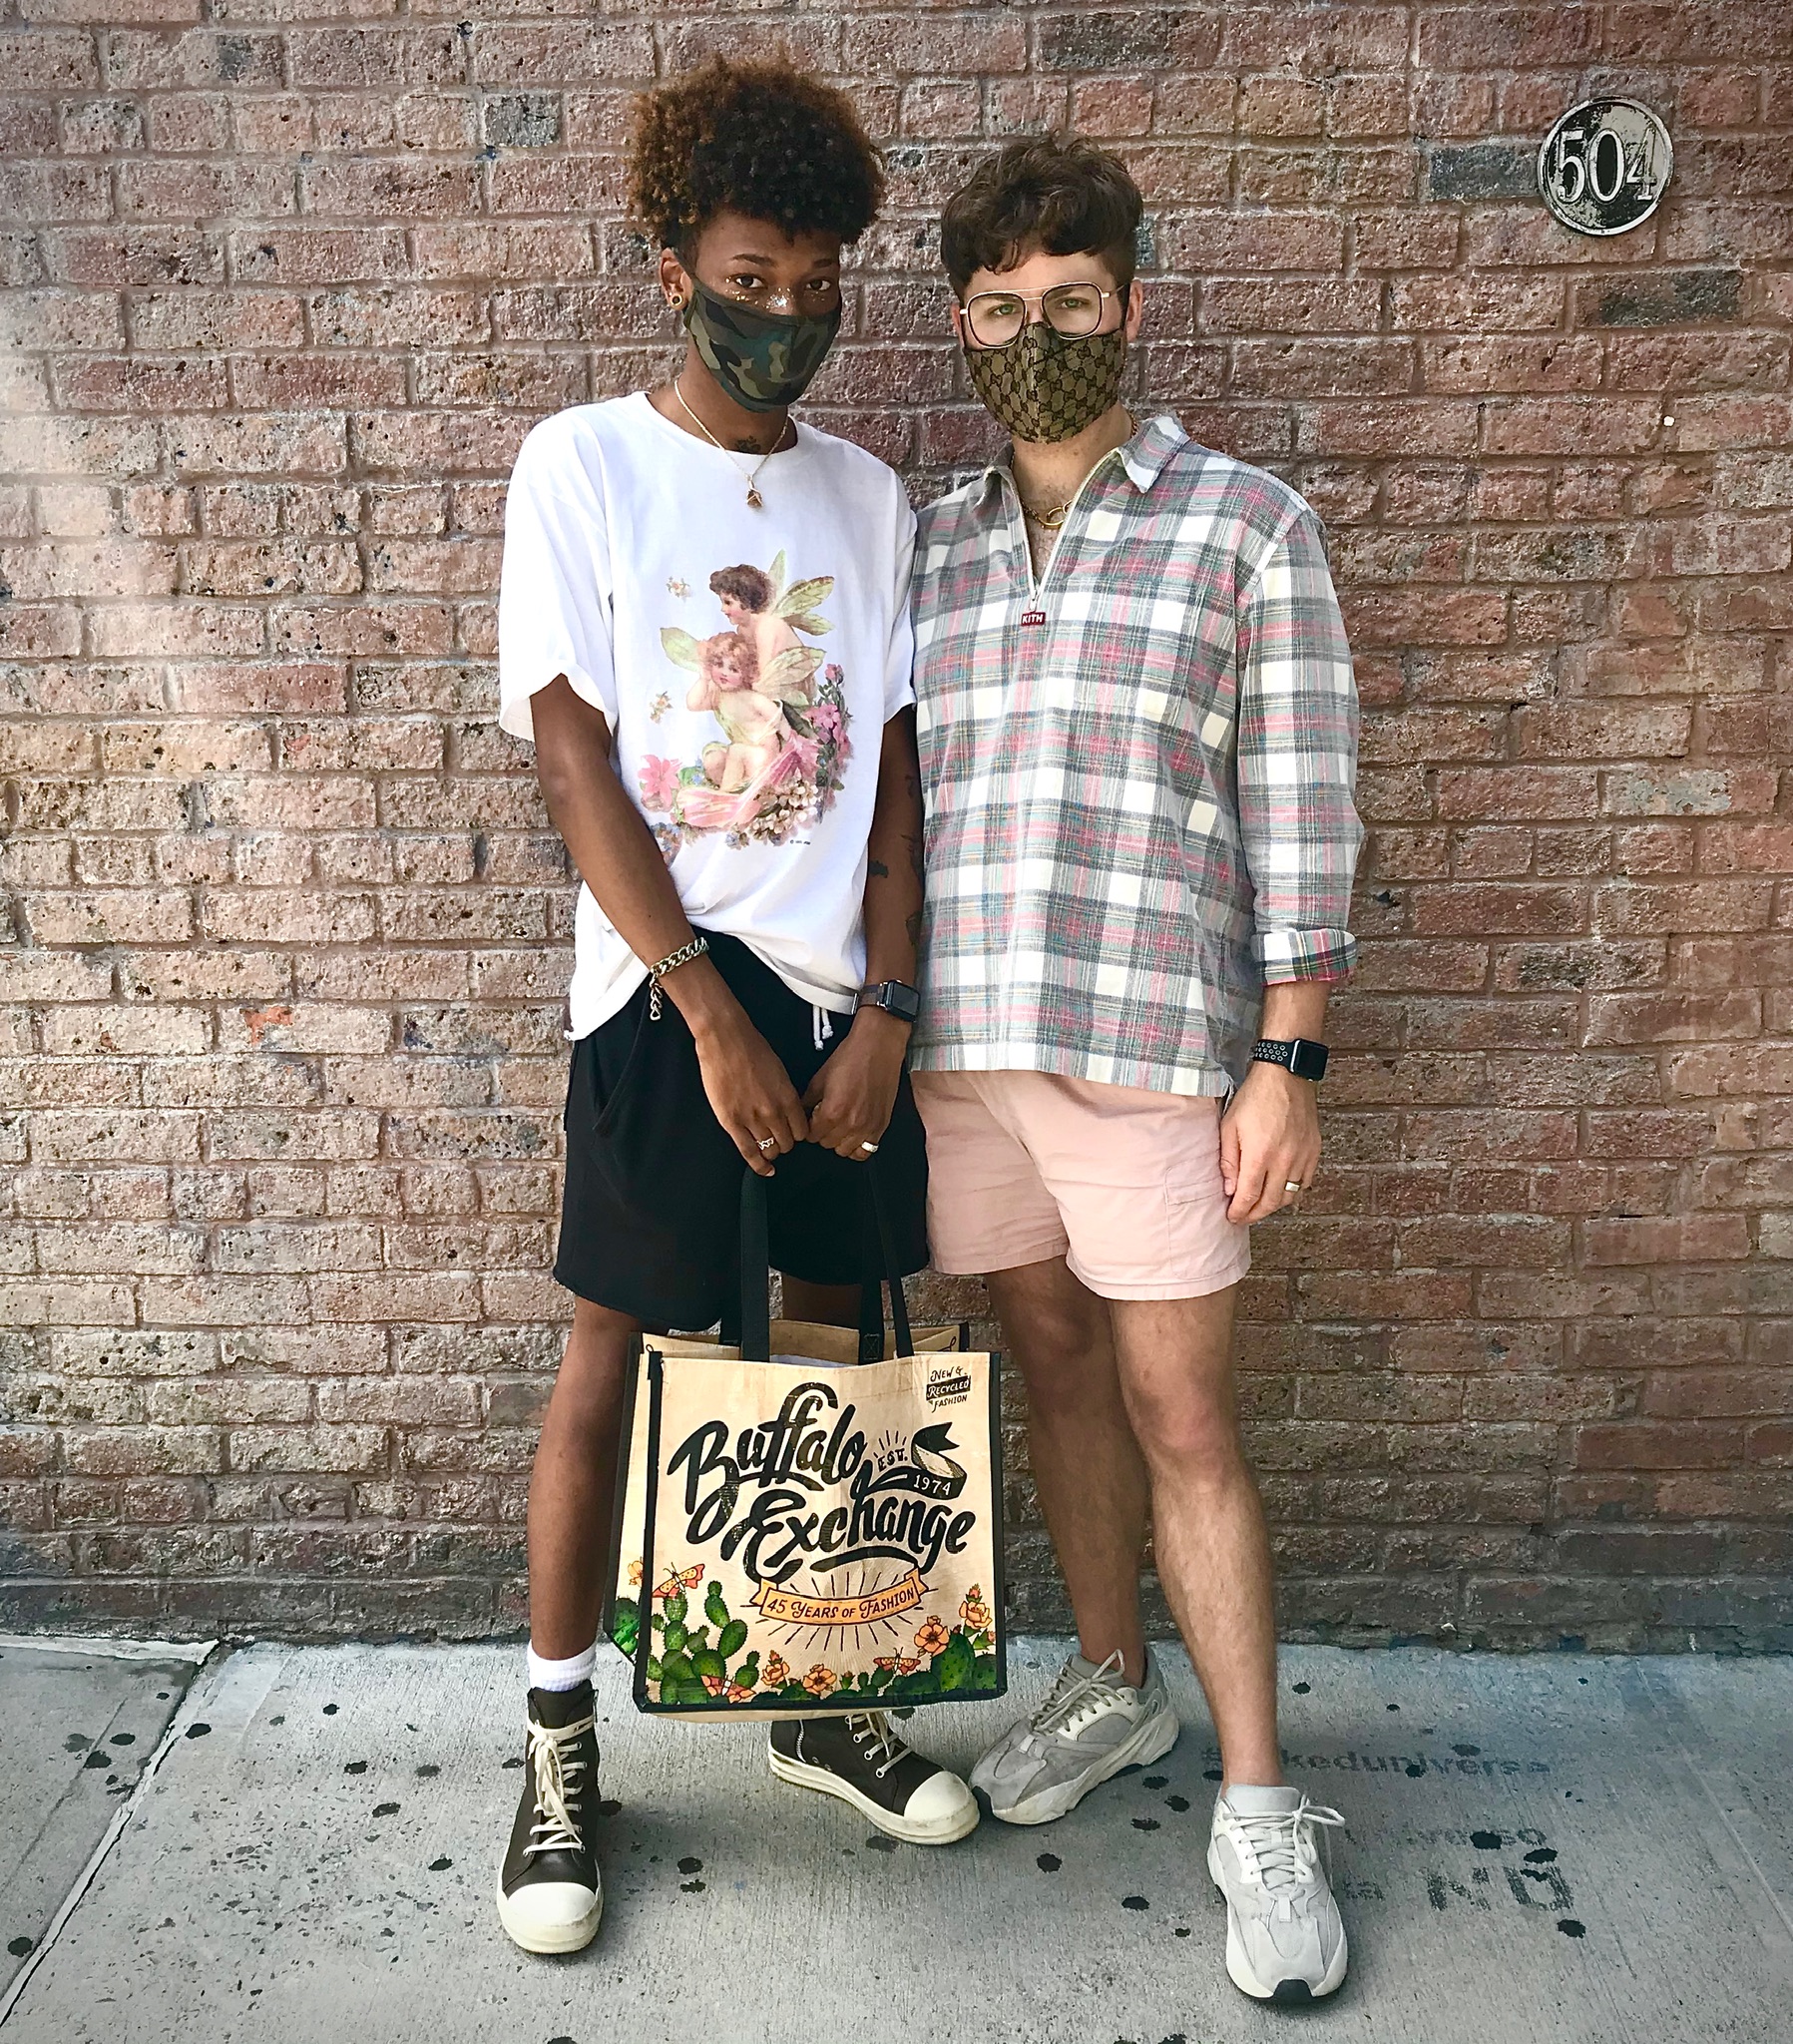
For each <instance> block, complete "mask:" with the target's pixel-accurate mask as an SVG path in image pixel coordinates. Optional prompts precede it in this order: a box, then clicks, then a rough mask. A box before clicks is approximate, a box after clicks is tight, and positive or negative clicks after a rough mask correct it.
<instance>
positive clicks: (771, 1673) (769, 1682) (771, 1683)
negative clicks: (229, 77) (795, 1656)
mask: <svg viewBox="0 0 1793 2044" xmlns="http://www.w3.org/2000/svg"><path fill="white" fill-rule="evenodd" d="M759 1679H760V1681H761V1682H762V1683H763V1684H764V1685H765V1687H766V1688H767V1689H782V1688H783V1687H784V1685H785V1684H786V1683H787V1682H788V1681H789V1680H790V1669H789V1667H788V1666H787V1665H786V1663H785V1662H784V1660H783V1658H782V1657H781V1656H780V1655H777V1654H768V1655H767V1656H766V1657H765V1667H764V1668H763V1669H762V1670H761V1672H760V1677H759Z"/></svg>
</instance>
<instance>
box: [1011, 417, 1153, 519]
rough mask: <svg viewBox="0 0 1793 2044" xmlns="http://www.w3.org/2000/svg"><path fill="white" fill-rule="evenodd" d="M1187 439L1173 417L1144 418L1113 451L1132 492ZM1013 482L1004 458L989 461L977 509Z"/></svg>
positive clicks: (1146, 484)
mask: <svg viewBox="0 0 1793 2044" xmlns="http://www.w3.org/2000/svg"><path fill="white" fill-rule="evenodd" d="M1188 437H1189V436H1188V434H1187V433H1185V432H1184V431H1183V429H1182V425H1181V423H1180V421H1179V420H1178V419H1177V418H1176V417H1175V415H1174V414H1173V413H1170V412H1167V411H1160V412H1156V413H1154V414H1153V415H1152V417H1150V418H1148V419H1147V420H1146V421H1145V423H1144V424H1143V425H1142V426H1140V427H1139V428H1138V429H1137V431H1136V432H1135V433H1134V434H1133V436H1132V438H1131V439H1130V440H1127V441H1124V442H1123V443H1122V444H1121V447H1120V448H1119V449H1118V450H1117V451H1118V452H1119V453H1120V456H1121V467H1122V468H1123V469H1124V470H1125V471H1126V478H1127V480H1128V482H1130V483H1131V484H1132V486H1133V488H1134V489H1135V490H1138V491H1139V492H1140V493H1141V494H1143V493H1144V492H1145V491H1146V490H1149V489H1150V488H1151V486H1152V484H1153V483H1155V482H1156V481H1157V479H1158V477H1159V475H1160V474H1161V473H1162V472H1163V468H1164V464H1165V463H1166V462H1167V461H1168V460H1169V459H1170V457H1171V455H1173V454H1174V453H1175V452H1176V450H1177V449H1178V448H1179V447H1180V446H1182V445H1183V443H1184V442H1185V441H1186V440H1187V439H1188ZM1014 480H1015V474H1014V470H1013V469H1012V468H1011V467H1010V465H1009V460H1008V458H1007V457H1006V456H1005V457H1004V458H1003V459H1002V460H1000V461H993V462H992V463H991V464H990V466H989V467H988V468H987V469H985V471H984V475H983V480H982V483H981V485H980V487H979V490H978V495H977V503H978V507H979V509H980V510H983V509H986V508H987V507H988V505H989V503H990V498H991V493H992V492H993V491H994V490H996V489H998V488H999V487H1000V486H1001V484H1002V483H1003V482H1004V481H1008V482H1009V483H1011V484H1012V483H1013V482H1014Z"/></svg>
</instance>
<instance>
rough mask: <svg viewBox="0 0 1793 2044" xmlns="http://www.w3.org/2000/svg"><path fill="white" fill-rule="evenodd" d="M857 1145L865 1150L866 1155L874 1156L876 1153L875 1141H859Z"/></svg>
mask: <svg viewBox="0 0 1793 2044" xmlns="http://www.w3.org/2000/svg"><path fill="white" fill-rule="evenodd" d="M859 1147H860V1149H861V1150H863V1151H864V1152H865V1154H866V1156H867V1157H876V1156H877V1154H878V1146H877V1144H876V1143H861V1144H860V1146H859Z"/></svg>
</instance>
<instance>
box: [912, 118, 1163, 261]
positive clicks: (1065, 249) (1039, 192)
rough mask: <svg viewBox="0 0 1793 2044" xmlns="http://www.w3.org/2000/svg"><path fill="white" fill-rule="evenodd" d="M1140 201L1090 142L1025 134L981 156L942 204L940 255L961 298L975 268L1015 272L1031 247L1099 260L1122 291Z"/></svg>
mask: <svg viewBox="0 0 1793 2044" xmlns="http://www.w3.org/2000/svg"><path fill="white" fill-rule="evenodd" d="M1143 214H1144V201H1143V200H1142V199H1141V198H1140V197H1139V188H1138V186H1137V185H1135V184H1134V183H1133V181H1132V179H1131V177H1130V176H1129V175H1128V174H1127V171H1126V168H1125V166H1124V165H1123V164H1122V163H1121V159H1120V158H1119V157H1117V156H1112V155H1111V154H1110V153H1109V152H1108V151H1107V150H1106V149H1100V148H1098V147H1097V145H1096V144H1095V143H1094V142H1084V141H1080V140H1078V139H1076V138H1066V137H1062V136H1057V135H1029V136H1023V137H1021V138H1019V139H1018V140H1017V141H1014V142H1011V143H1009V144H1008V145H1007V146H1006V147H1004V148H1003V149H1000V150H998V151H997V153H996V154H995V155H994V156H990V157H986V158H985V160H984V161H983V162H982V163H981V164H980V165H979V166H978V168H977V169H976V171H974V172H973V173H972V175H971V177H970V179H969V180H968V181H967V182H966V183H965V184H964V185H962V186H961V187H960V188H959V190H958V191H957V192H955V193H954V194H953V196H952V198H951V199H949V200H948V201H947V203H946V211H945V212H944V213H943V214H942V215H941V220H940V256H941V260H942V261H943V262H944V263H945V264H946V273H947V275H948V277H949V278H950V279H951V281H952V286H953V289H954V290H955V291H957V292H958V293H959V295H960V296H961V297H963V296H964V295H965V286H966V285H967V284H968V283H969V282H970V281H971V277H972V272H973V271H974V270H978V269H994V270H998V271H1001V270H1004V269H1012V268H1013V267H1014V266H1015V264H1016V263H1017V262H1019V261H1020V260H1021V258H1022V256H1023V254H1024V253H1025V251H1026V250H1027V249H1028V248H1029V247H1030V246H1031V245H1037V246H1038V247H1040V248H1041V249H1043V250H1045V252H1046V253H1047V255H1049V256H1082V255H1086V254H1088V255H1092V256H1101V257H1102V258H1103V260H1104V261H1105V262H1107V264H1108V265H1109V269H1110V271H1111V272H1112V273H1113V275H1114V278H1115V281H1116V282H1117V283H1118V284H1119V285H1120V286H1121V289H1122V290H1125V288H1126V287H1127V285H1128V284H1130V283H1131V282H1132V280H1133V262H1134V256H1133V240H1134V237H1135V236H1136V235H1137V234H1138V232H1139V222H1140V219H1141V218H1142V216H1143Z"/></svg>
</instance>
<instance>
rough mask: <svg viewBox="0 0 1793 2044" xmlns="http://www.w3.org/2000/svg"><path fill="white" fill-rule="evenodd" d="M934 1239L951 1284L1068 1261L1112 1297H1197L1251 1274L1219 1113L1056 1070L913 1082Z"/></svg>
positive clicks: (924, 1076) (949, 1075) (937, 1263)
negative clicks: (1227, 1183) (922, 1127)
mask: <svg viewBox="0 0 1793 2044" xmlns="http://www.w3.org/2000/svg"><path fill="white" fill-rule="evenodd" d="M914 1083H915V1100H916V1105H917V1106H918V1107H919V1108H920V1109H921V1116H922V1120H923V1122H925V1123H926V1125H927V1130H928V1239H929V1241H930V1242H931V1244H932V1245H933V1251H934V1268H935V1270H937V1271H942V1272H945V1273H947V1274H949V1275H951V1276H954V1277H969V1276H979V1277H981V1276H983V1275H985V1274H986V1273H988V1272H991V1271H1011V1270H1014V1269H1016V1268H1017V1267H1018V1266H1020V1265H1023V1264H1041V1263H1045V1262H1046V1261H1047V1260H1048V1259H1050V1258H1052V1257H1063V1258H1064V1259H1065V1260H1066V1262H1067V1263H1068V1264H1069V1265H1070V1267H1071V1270H1072V1274H1073V1275H1074V1276H1075V1277H1077V1278H1081V1279H1082V1281H1083V1282H1084V1283H1085V1284H1087V1285H1088V1286H1089V1287H1090V1289H1091V1290H1092V1291H1094V1292H1097V1293H1099V1294H1100V1295H1101V1296H1102V1297H1104V1298H1199V1297H1200V1296H1201V1295H1202V1294H1203V1293H1204V1292H1209V1291H1221V1290H1224V1289H1225V1287H1226V1286H1227V1285H1229V1284H1236V1283H1237V1282H1238V1280H1239V1279H1240V1278H1243V1277H1244V1275H1245V1273H1246V1272H1247V1271H1248V1270H1249V1269H1250V1268H1251V1251H1250V1233H1251V1232H1250V1230H1249V1229H1246V1228H1240V1227H1236V1226H1235V1225H1234V1224H1233V1223H1232V1222H1230V1221H1228V1220H1227V1218H1226V1194H1225V1192H1224V1191H1223V1190H1222V1187H1221V1184H1220V1103H1219V1102H1218V1101H1217V1100H1210V1099H1200V1098H1190V1097H1189V1096H1187V1095H1184V1094H1173V1093H1151V1092H1147V1091H1146V1090H1145V1089H1144V1088H1142V1087H1137V1086H1106V1085H1102V1084H1099V1083H1098V1082H1096V1081H1094V1080H1090V1079H1062V1078H1059V1077H1058V1076H1056V1075H1055V1074H1052V1073H1048V1072H917V1073H916V1074H915V1081H914Z"/></svg>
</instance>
